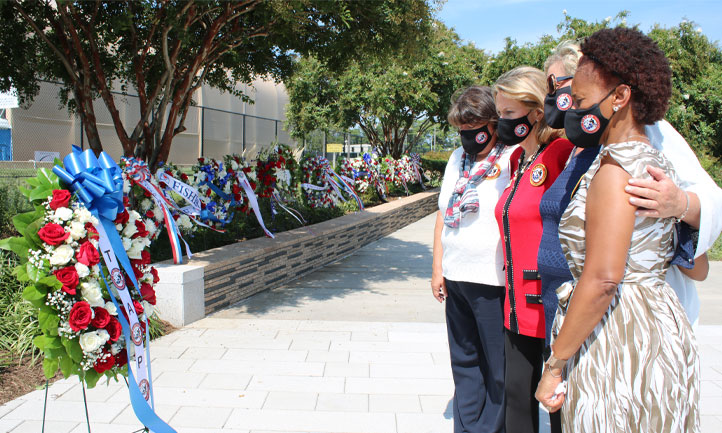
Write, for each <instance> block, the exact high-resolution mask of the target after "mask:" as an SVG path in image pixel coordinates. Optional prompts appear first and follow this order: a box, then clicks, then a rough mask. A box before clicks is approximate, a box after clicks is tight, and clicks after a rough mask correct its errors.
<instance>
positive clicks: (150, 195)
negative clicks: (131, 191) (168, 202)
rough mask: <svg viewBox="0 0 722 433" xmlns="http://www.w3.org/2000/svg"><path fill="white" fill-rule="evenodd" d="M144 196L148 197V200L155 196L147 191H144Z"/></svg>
mask: <svg viewBox="0 0 722 433" xmlns="http://www.w3.org/2000/svg"><path fill="white" fill-rule="evenodd" d="M143 195H144V196H146V197H148V198H150V197H152V196H153V195H152V194H151V193H150V191H148V190H145V189H144V190H143Z"/></svg>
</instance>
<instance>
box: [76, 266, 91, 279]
mask: <svg viewBox="0 0 722 433" xmlns="http://www.w3.org/2000/svg"><path fill="white" fill-rule="evenodd" d="M75 272H77V273H78V278H85V277H87V276H88V275H90V269H88V267H87V266H85V265H84V264H82V263H80V262H78V263H76V264H75Z"/></svg>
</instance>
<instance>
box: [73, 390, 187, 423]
mask: <svg viewBox="0 0 722 433" xmlns="http://www.w3.org/2000/svg"><path fill="white" fill-rule="evenodd" d="M154 394H157V393H155V390H154ZM178 409H180V406H178V405H174V404H167V403H165V402H163V401H160V400H158V395H155V414H156V415H158V417H160V419H162V420H163V421H165V422H166V423H167V422H168V421H169V420H170V419H171V418H173V415H175V413H176V412H178ZM93 423H94V422H93ZM111 423H112V425H122V426H125V428H126V429H127V430H126V433H127V432H129V431H130V432H132V431H135V430H131V429H130V427H129V426H135V427H136V430H137V429H139V428H141V427H143V425H142V424H141V423H140V421H138V417H137V416H136V415H135V412H134V411H133V407H132V406H131V405H130V404H128V405H127V406H126V407H125V409H123V411H122V412H120V413H119V414H118V416H116V417H115V418H113V421H112V422H111ZM91 427H92V425H91ZM98 431H100V432H104V430H98ZM86 433H87V430H86Z"/></svg>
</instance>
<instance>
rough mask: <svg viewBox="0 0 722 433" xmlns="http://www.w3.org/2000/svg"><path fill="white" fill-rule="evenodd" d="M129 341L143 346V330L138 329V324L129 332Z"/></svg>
mask: <svg viewBox="0 0 722 433" xmlns="http://www.w3.org/2000/svg"><path fill="white" fill-rule="evenodd" d="M130 339H131V340H133V344H135V345H136V346H140V345H141V344H143V330H142V329H141V328H140V323H136V324H134V325H133V327H132V328H131V330H130Z"/></svg>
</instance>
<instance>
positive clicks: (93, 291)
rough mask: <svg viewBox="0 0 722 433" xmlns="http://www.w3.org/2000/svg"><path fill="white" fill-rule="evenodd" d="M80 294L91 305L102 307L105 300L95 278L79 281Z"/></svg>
mask: <svg viewBox="0 0 722 433" xmlns="http://www.w3.org/2000/svg"><path fill="white" fill-rule="evenodd" d="M80 295H81V296H82V298H83V299H84V300H86V301H88V304H90V306H91V307H104V306H105V300H104V299H103V292H102V291H101V290H100V286H99V285H98V282H97V281H96V280H90V281H88V282H87V283H80Z"/></svg>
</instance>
